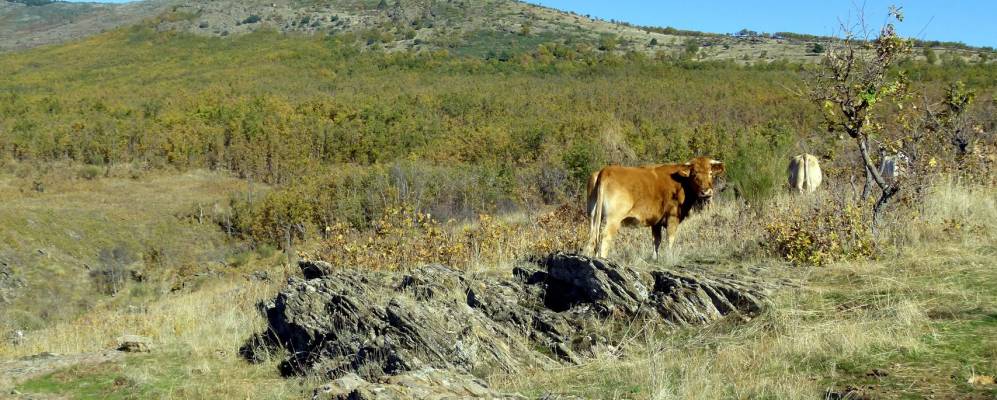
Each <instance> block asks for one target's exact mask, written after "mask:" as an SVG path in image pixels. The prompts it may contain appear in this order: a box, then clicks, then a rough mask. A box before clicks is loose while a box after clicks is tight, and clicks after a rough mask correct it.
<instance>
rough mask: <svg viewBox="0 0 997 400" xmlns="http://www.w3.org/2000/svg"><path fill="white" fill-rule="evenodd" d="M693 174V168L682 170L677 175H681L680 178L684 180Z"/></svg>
mask: <svg viewBox="0 0 997 400" xmlns="http://www.w3.org/2000/svg"><path fill="white" fill-rule="evenodd" d="M691 173H692V168H682V169H680V170H679V172H676V174H679V176H681V177H683V178H688V177H689V174H691Z"/></svg>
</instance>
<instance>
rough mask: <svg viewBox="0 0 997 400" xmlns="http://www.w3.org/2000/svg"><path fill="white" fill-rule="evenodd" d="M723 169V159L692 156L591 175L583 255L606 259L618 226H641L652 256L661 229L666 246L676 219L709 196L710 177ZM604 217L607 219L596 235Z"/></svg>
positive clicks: (656, 253) (671, 239) (669, 244)
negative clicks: (647, 233)
mask: <svg viewBox="0 0 997 400" xmlns="http://www.w3.org/2000/svg"><path fill="white" fill-rule="evenodd" d="M723 172H724V164H723V163H722V162H720V161H716V160H713V159H711V158H709V157H697V158H694V159H693V160H692V161H690V162H688V163H685V164H661V165H649V166H644V167H622V166H617V165H611V166H608V167H605V168H603V169H602V170H600V171H599V172H596V173H594V174H592V177H591V178H590V179H589V184H588V213H589V223H590V231H589V242H588V246H587V248H586V250H587V252H588V254H590V255H593V256H594V255H598V256H599V257H606V256H607V255H608V254H609V248H610V245H611V244H612V241H613V236H616V232H617V231H618V230H619V229H620V226H621V225H623V224H626V225H643V226H650V227H651V234H652V236H653V237H654V255H653V258H654V259H655V260H657V259H658V247H659V246H660V245H661V228H662V227H664V228H666V231H667V234H668V248H669V249H671V247H672V243H674V242H675V232H676V230H678V225H679V222H681V221H682V220H683V219H685V217H687V216H688V215H689V212H690V211H691V210H692V209H693V207H694V206H695V205H697V204H698V203H700V202H702V201H704V200H708V199H709V198H710V197H712V196H713V177H714V176H715V175H720V174H723ZM603 217H605V219H606V223H605V227H604V228H603V230H602V234H601V235H600V234H599V228H600V225H602V220H603Z"/></svg>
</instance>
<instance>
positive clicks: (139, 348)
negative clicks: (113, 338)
mask: <svg viewBox="0 0 997 400" xmlns="http://www.w3.org/2000/svg"><path fill="white" fill-rule="evenodd" d="M118 351H123V352H125V353H148V352H150V351H152V339H149V338H147V337H145V336H138V335H124V336H121V337H119V338H118Z"/></svg>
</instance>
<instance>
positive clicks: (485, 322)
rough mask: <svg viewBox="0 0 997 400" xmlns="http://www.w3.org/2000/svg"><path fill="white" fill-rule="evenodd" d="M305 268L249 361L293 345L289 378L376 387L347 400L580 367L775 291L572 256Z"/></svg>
mask: <svg viewBox="0 0 997 400" xmlns="http://www.w3.org/2000/svg"><path fill="white" fill-rule="evenodd" d="M299 266H300V267H301V270H302V271H303V274H304V276H305V278H306V279H300V278H291V279H289V281H288V285H287V287H286V288H285V289H284V290H283V291H281V292H280V293H279V294H278V295H277V297H276V298H275V299H274V300H273V301H271V302H269V303H268V304H264V305H262V306H261V307H262V311H263V312H264V314H265V315H266V318H267V320H268V321H269V329H267V330H266V331H265V332H261V333H259V334H257V335H255V336H254V337H252V338H251V339H250V340H249V341H248V342H247V343H246V345H245V346H243V348H242V354H243V355H244V356H246V357H247V358H248V359H250V360H258V359H262V358H264V357H265V356H267V355H269V354H275V353H274V351H275V350H279V349H280V348H283V349H285V350H287V354H288V356H287V358H286V359H285V360H283V362H282V363H281V365H280V368H281V371H282V372H283V373H284V374H288V375H290V374H318V375H321V376H325V377H327V378H329V379H342V378H343V377H353V376H355V377H356V379H359V380H361V381H363V382H365V383H363V384H358V385H359V386H357V387H354V388H351V389H350V390H348V391H347V392H348V393H352V391H353V390H354V389H356V390H360V392H357V393H359V394H358V395H357V396H359V397H341V398H380V397H376V396H375V397H371V396H370V395H367V394H363V393H362V392H363V390H362V389H357V388H359V387H361V386H363V385H364V384H367V385H372V383H370V382H382V383H384V382H386V380H388V381H391V380H398V379H402V378H399V377H401V376H408V377H410V378H411V379H421V380H422V381H427V382H429V381H433V380H434V379H436V378H434V377H435V376H438V375H439V374H440V373H443V372H439V371H447V372H446V373H450V374H453V375H452V379H457V380H458V381H459V380H460V379H464V378H457V377H468V378H467V379H473V378H469V376H483V375H488V374H490V373H492V372H506V373H509V372H515V371H518V370H521V369H523V368H525V367H550V366H556V365H559V364H561V363H575V362H579V361H580V360H581V359H582V357H584V356H586V355H589V354H591V353H593V352H594V351H595V349H598V348H600V346H601V347H602V348H613V346H616V345H617V344H618V342H619V339H620V337H619V336H618V335H619V329H617V328H618V327H619V326H620V324H621V323H627V324H642V323H655V324H667V325H672V326H686V325H692V324H702V323H707V322H710V321H715V320H718V319H721V318H726V317H729V316H738V317H749V316H751V315H753V314H755V313H757V312H759V311H760V310H761V309H762V308H763V306H764V302H763V299H764V297H765V294H766V292H767V291H768V288H767V287H766V286H765V285H763V284H760V283H746V282H742V281H738V280H736V279H733V278H722V277H714V276H708V274H704V273H693V272H689V271H684V270H683V271H682V272H679V271H650V272H645V271H638V270H635V269H633V268H629V267H626V266H622V265H618V264H615V263H612V262H609V261H606V260H602V259H593V258H588V257H583V256H578V255H572V254H564V253H555V254H552V255H550V256H548V257H545V258H542V259H538V260H535V261H533V262H530V263H524V264H523V265H520V266H519V267H517V268H515V269H514V270H513V274H512V276H511V277H508V278H492V277H480V276H471V275H469V274H466V273H463V272H461V271H457V270H454V269H451V268H448V267H445V266H442V265H430V266H426V267H422V268H419V269H416V270H413V271H411V272H408V273H397V272H395V273H392V272H376V271H358V270H352V269H337V268H334V267H333V266H331V265H329V264H327V263H324V262H314V261H302V262H301V263H300V264H299ZM413 371H436V372H432V373H422V375H419V374H415V375H413V374H414V372H413ZM351 374H353V375H351ZM413 376H422V377H426V378H425V379H422V378H412V377H413ZM448 379H450V378H448ZM347 380H349V379H347ZM392 382H393V381H392ZM391 384H393V383H391V382H388V383H387V385H388V386H390V385H391ZM378 390H381V391H383V390H389V389H384V388H381V389H378ZM474 390H477V388H475V389H474ZM340 392H342V390H341V391H340ZM337 393H338V392H337ZM371 393H373V392H371ZM330 396H331V395H330ZM336 396H339V394H337V395H336ZM469 396H471V397H474V395H469ZM457 397H460V396H459V395H458V396H457ZM323 398H340V397H329V396H326V397H323Z"/></svg>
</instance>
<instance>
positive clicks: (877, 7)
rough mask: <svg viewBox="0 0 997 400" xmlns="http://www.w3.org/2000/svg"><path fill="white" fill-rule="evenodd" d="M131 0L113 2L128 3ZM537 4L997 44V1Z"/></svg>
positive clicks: (767, 28)
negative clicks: (859, 19) (891, 19)
mask: <svg viewBox="0 0 997 400" xmlns="http://www.w3.org/2000/svg"><path fill="white" fill-rule="evenodd" d="M126 1H127V0H111V1H109V2H112V3H124V2H126ZM528 1H529V2H531V3H534V4H541V5H544V6H548V7H553V8H558V9H562V10H570V11H575V12H577V13H579V14H582V15H585V14H590V15H592V16H593V17H600V18H603V19H606V20H609V19H616V20H620V21H627V22H631V23H634V24H639V25H652V26H672V27H675V28H679V29H691V30H698V31H706V32H718V33H726V32H736V31H738V30H741V29H742V28H748V29H751V30H754V31H759V32H780V31H783V32H797V33H810V34H815V35H830V34H833V33H836V31H837V28H838V22H837V21H838V20H839V19H841V20H849V18H851V21H855V15H856V10H858V9H863V8H864V9H865V14H866V20H867V21H868V23H869V25H871V26H872V27H877V26H879V25H881V24H882V23H883V21H884V20H885V18H884V17H885V16H886V10H887V9H888V8H889V6H890V4H896V5H897V6H900V7H903V10H904V14H905V16H906V19H905V20H904V23H902V24H900V25H899V26H898V30H899V31H900V33H901V34H903V35H905V36H912V37H916V38H918V39H926V40H944V41H957V42H964V43H966V44H970V45H974V46H992V47H997V0H950V1H941V0H806V1H804V0H800V1H789V0H739V1H729V0H724V1H707V0H610V1H607V0H528Z"/></svg>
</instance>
